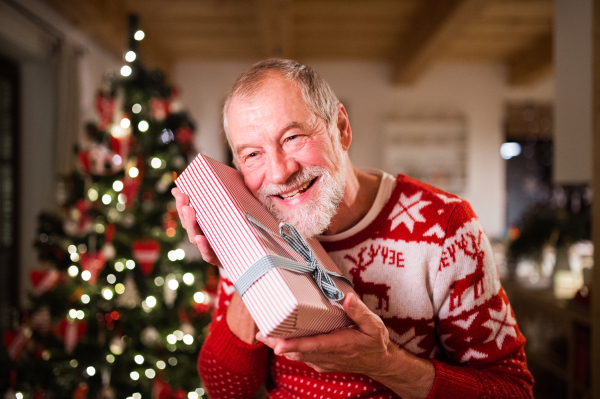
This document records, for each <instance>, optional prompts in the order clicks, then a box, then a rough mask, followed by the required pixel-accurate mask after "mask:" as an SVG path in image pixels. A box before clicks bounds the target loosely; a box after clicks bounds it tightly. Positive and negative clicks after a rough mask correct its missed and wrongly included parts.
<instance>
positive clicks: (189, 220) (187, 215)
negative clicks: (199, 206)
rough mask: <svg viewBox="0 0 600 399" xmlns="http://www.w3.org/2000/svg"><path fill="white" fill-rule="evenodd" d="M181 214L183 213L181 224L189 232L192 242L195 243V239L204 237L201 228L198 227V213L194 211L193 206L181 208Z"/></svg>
mask: <svg viewBox="0 0 600 399" xmlns="http://www.w3.org/2000/svg"><path fill="white" fill-rule="evenodd" d="M181 212H182V213H183V219H181V224H182V225H183V228H184V229H185V230H186V231H187V234H188V238H189V239H190V242H192V243H195V241H196V239H195V237H196V236H197V235H203V234H202V230H200V226H198V222H197V221H196V211H194V209H193V208H192V207H191V206H187V205H184V206H182V207H181Z"/></svg>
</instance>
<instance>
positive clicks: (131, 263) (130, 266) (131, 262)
mask: <svg viewBox="0 0 600 399" xmlns="http://www.w3.org/2000/svg"><path fill="white" fill-rule="evenodd" d="M125 266H127V268H128V269H129V270H133V269H134V268H135V261H134V260H132V259H129V260H128V261H127V262H125Z"/></svg>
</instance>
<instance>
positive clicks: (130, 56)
mask: <svg viewBox="0 0 600 399" xmlns="http://www.w3.org/2000/svg"><path fill="white" fill-rule="evenodd" d="M135 59H136V55H135V51H128V52H127V53H126V54H125V61H127V62H133V61H135Z"/></svg>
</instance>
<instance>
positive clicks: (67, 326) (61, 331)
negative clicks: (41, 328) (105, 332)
mask: <svg viewBox="0 0 600 399" xmlns="http://www.w3.org/2000/svg"><path fill="white" fill-rule="evenodd" d="M86 331H87V323H86V322H85V321H68V320H67V319H64V318H63V319H62V320H61V321H60V322H59V323H58V325H57V326H56V327H55V330H54V332H55V334H56V335H58V336H59V337H60V338H61V339H62V340H63V342H64V344H65V351H66V352H67V353H68V354H71V353H73V351H74V350H75V348H76V347H77V344H78V343H79V341H80V340H81V337H83V336H84V335H85V332H86Z"/></svg>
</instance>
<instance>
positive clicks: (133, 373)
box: [129, 371, 140, 381]
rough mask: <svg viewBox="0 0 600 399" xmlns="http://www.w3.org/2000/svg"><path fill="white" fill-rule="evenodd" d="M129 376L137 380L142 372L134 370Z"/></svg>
mask: <svg viewBox="0 0 600 399" xmlns="http://www.w3.org/2000/svg"><path fill="white" fill-rule="evenodd" d="M129 376H130V377H131V379H132V380H134V381H137V380H139V379H140V373H138V372H137V371H132V372H131V373H130V374H129Z"/></svg>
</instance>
